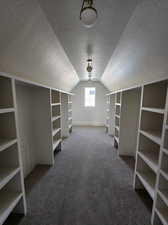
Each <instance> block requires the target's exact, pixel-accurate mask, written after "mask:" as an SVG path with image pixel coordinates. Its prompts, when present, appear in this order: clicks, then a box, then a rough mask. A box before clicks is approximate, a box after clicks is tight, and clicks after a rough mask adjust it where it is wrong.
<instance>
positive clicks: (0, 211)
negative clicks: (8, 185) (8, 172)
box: [0, 191, 22, 225]
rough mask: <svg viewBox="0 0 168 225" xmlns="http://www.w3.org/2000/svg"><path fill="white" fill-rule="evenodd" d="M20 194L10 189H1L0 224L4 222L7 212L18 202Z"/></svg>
mask: <svg viewBox="0 0 168 225" xmlns="http://www.w3.org/2000/svg"><path fill="white" fill-rule="evenodd" d="M21 197H22V194H21V193H17V192H10V191H1V193H0V199H1V201H0V225H2V224H3V223H4V221H5V220H6V219H7V217H8V216H9V214H10V213H11V212H12V210H13V209H14V208H15V206H16V205H17V204H18V202H19V200H20V199H21Z"/></svg>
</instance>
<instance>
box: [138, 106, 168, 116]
mask: <svg viewBox="0 0 168 225" xmlns="http://www.w3.org/2000/svg"><path fill="white" fill-rule="evenodd" d="M142 110H144V111H148V112H155V113H160V114H164V112H165V110H164V109H160V108H148V107H142Z"/></svg>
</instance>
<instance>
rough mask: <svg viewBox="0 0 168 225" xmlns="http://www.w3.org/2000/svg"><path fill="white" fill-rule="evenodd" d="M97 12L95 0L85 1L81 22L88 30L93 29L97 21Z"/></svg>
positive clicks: (81, 12)
mask: <svg viewBox="0 0 168 225" xmlns="http://www.w3.org/2000/svg"><path fill="white" fill-rule="evenodd" d="M97 15H98V14H97V10H96V9H95V8H94V7H93V0H83V5H82V8H81V11H80V20H81V21H82V23H83V25H84V26H85V27H87V28H90V27H92V26H93V25H94V24H95V23H96V20H97Z"/></svg>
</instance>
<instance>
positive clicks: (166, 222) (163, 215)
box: [155, 208, 168, 225]
mask: <svg viewBox="0 0 168 225" xmlns="http://www.w3.org/2000/svg"><path fill="white" fill-rule="evenodd" d="M155 211H156V213H157V215H158V217H159V218H160V220H161V222H162V223H163V225H168V212H167V209H166V208H156V209H155Z"/></svg>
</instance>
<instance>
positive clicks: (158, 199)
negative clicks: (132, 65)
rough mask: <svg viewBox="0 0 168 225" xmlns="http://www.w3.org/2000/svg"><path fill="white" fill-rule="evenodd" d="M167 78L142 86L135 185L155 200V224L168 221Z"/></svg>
mask: <svg viewBox="0 0 168 225" xmlns="http://www.w3.org/2000/svg"><path fill="white" fill-rule="evenodd" d="M167 105H168V94H167V81H160V82H155V83H151V84H147V85H144V86H143V87H142V95H141V105H140V120H139V131H138V143H137V152H136V165H135V177H134V188H135V189H145V190H146V191H147V192H148V194H149V196H150V197H151V199H152V200H153V210H152V217H151V222H152V224H163V225H166V224H168V198H167V197H168V194H167V193H168V189H167V188H168V186H167V184H168V150H167V149H166V148H167V144H168V137H167V134H168V133H167V128H166V126H167V112H168V110H167V108H168V106H167Z"/></svg>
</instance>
